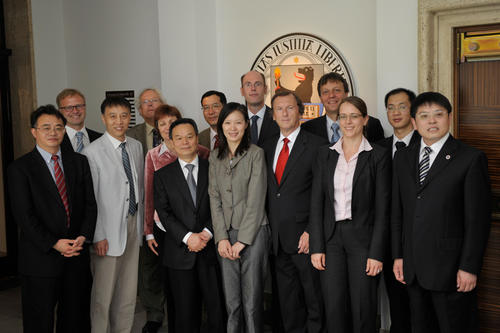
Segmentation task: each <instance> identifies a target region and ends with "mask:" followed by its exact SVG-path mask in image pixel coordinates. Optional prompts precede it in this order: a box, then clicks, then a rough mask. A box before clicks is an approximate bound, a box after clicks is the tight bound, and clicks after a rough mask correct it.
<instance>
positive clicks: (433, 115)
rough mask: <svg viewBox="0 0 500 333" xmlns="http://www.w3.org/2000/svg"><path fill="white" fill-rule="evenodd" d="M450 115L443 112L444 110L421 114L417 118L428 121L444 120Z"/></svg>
mask: <svg viewBox="0 0 500 333" xmlns="http://www.w3.org/2000/svg"><path fill="white" fill-rule="evenodd" d="M447 115H448V113H447V112H445V111H443V110H436V111H434V112H420V113H417V114H416V115H415V118H417V119H419V120H428V119H431V118H433V119H437V120H439V119H443V118H444V117H445V116H447Z"/></svg>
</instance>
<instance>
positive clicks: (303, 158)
mask: <svg viewBox="0 0 500 333" xmlns="http://www.w3.org/2000/svg"><path fill="white" fill-rule="evenodd" d="M272 106H273V114H274V119H275V120H276V123H277V124H278V126H279V128H280V134H279V135H276V136H274V137H273V138H271V139H269V140H268V141H267V142H266V143H265V144H264V150H265V152H266V160H267V168H268V170H267V175H268V181H267V184H268V186H267V216H268V218H269V223H270V225H271V232H272V240H273V246H272V252H273V255H274V257H275V258H274V259H275V260H274V261H275V267H274V269H275V271H276V278H277V282H278V283H277V286H278V294H279V296H280V307H281V315H282V317H283V324H284V329H285V332H304V333H305V332H309V333H313V332H324V309H323V299H322V296H321V284H320V281H319V272H318V271H317V270H316V269H314V268H313V267H312V265H311V263H310V260H311V259H310V256H309V230H308V224H309V210H310V198H311V183H312V177H313V172H314V170H313V163H314V161H315V158H316V152H317V150H318V148H319V146H321V145H326V144H328V141H327V140H325V139H323V138H321V137H319V136H315V135H313V134H311V133H309V132H307V131H303V130H301V129H300V118H301V115H302V114H303V113H304V105H303V104H302V101H301V100H300V98H299V97H298V96H297V95H296V94H295V93H293V92H281V93H277V94H276V95H274V96H273V99H272Z"/></svg>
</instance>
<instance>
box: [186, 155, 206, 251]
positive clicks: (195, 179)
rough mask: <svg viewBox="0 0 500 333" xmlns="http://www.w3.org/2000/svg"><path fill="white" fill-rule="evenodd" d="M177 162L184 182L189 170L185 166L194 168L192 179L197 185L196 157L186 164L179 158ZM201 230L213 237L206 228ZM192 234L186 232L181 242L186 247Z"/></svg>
mask: <svg viewBox="0 0 500 333" xmlns="http://www.w3.org/2000/svg"><path fill="white" fill-rule="evenodd" d="M178 160H179V164H180V166H181V170H182V172H183V173H184V178H186V181H187V177H188V175H189V170H188V168H186V165H188V164H192V165H194V168H193V178H194V182H195V183H196V185H198V166H199V164H200V161H199V159H198V155H196V157H195V159H194V160H192V161H191V162H189V163H188V162H186V161H184V160H181V159H180V158H179V159H178ZM203 230H206V231H207V232H208V234H209V235H210V237H213V235H212V233H211V232H210V230H208V229H207V228H203ZM192 234H193V232H192V231H190V232H188V233H187V234H186V235H185V236H184V238H182V242H183V243H184V244H186V245H187V241H188V239H189V237H191V235H192Z"/></svg>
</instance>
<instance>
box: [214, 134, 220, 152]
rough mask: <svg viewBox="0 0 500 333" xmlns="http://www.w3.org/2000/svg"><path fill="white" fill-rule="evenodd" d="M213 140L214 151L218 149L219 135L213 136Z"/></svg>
mask: <svg viewBox="0 0 500 333" xmlns="http://www.w3.org/2000/svg"><path fill="white" fill-rule="evenodd" d="M214 139H215V142H214V149H215V148H219V134H215V135H214Z"/></svg>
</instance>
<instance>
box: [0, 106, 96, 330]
mask: <svg viewBox="0 0 500 333" xmlns="http://www.w3.org/2000/svg"><path fill="white" fill-rule="evenodd" d="M65 124H66V119H65V118H64V116H63V115H62V114H61V113H60V112H59V111H58V110H57V109H56V108H55V107H54V106H52V105H46V106H41V107H39V108H38V109H37V110H35V111H34V112H33V113H32V114H31V127H32V128H31V133H32V135H33V137H34V138H35V140H36V147H35V149H33V150H32V151H31V152H29V153H27V154H26V155H24V156H22V157H20V158H19V159H17V160H15V161H14V162H13V163H12V164H11V165H10V166H9V168H8V170H7V172H8V188H9V196H10V199H11V206H12V211H13V214H14V218H15V220H16V222H17V224H18V226H19V228H20V230H21V232H20V237H19V273H20V275H21V289H22V309H23V326H24V332H54V312H55V308H56V305H57V324H56V327H57V332H88V331H89V330H90V321H89V308H90V306H89V304H90V286H91V276H90V263H89V260H90V259H89V251H88V242H87V241H92V237H93V234H94V228H95V223H96V216H97V206H96V201H95V197H94V190H93V188H92V177H91V173H90V168H89V164H88V162H87V159H86V158H85V156H83V155H80V154H78V153H75V152H73V151H71V150H63V151H61V148H60V145H61V142H62V140H63V137H64V132H65V129H64V126H65Z"/></svg>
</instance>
